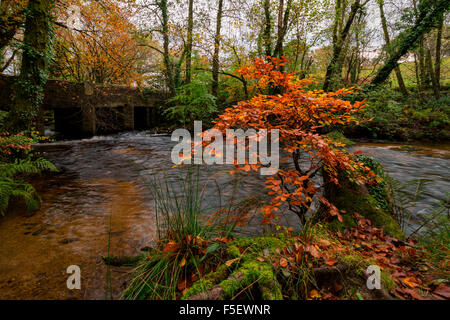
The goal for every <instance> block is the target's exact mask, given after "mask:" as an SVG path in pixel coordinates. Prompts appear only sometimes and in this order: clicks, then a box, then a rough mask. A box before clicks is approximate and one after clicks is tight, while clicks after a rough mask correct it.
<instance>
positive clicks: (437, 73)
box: [434, 14, 444, 98]
mask: <svg viewBox="0 0 450 320" xmlns="http://www.w3.org/2000/svg"><path fill="white" fill-rule="evenodd" d="M443 26H444V15H443V14H441V16H440V17H439V24H438V29H437V35H436V58H435V62H434V76H435V78H436V84H437V89H438V91H439V94H438V98H439V95H440V91H441V46H442V29H443Z"/></svg>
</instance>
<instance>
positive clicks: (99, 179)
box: [0, 132, 450, 299]
mask: <svg viewBox="0 0 450 320" xmlns="http://www.w3.org/2000/svg"><path fill="white" fill-rule="evenodd" d="M173 145H174V143H172V142H171V141H170V137H168V136H164V135H150V134H147V133H145V132H140V133H124V134H118V135H111V136H105V137H94V138H92V139H86V140H77V141H63V142H54V143H51V144H47V145H42V146H38V150H39V151H40V152H42V153H43V154H44V155H45V157H46V158H48V159H49V160H51V161H52V162H53V163H54V164H55V165H56V166H57V167H58V169H59V170H60V172H59V173H58V174H52V175H46V176H43V177H42V178H41V179H40V180H38V181H36V183H37V188H38V190H39V193H40V195H41V197H42V199H43V203H42V207H41V208H40V210H38V211H36V212H27V211H26V210H25V209H23V208H22V207H21V206H16V207H15V208H12V210H11V213H10V214H8V216H6V217H4V218H0V238H1V241H0V299H104V298H105V294H106V293H107V290H106V288H107V277H106V274H107V268H106V266H105V265H104V263H103V261H102V259H101V257H102V256H105V255H107V253H108V239H109V237H110V252H111V254H112V255H134V254H137V253H139V252H140V249H141V248H143V247H145V246H148V245H150V244H151V243H152V240H154V238H155V234H156V226H155V221H154V217H153V200H152V197H151V193H150V192H149V189H148V183H147V182H145V181H146V180H147V179H148V178H151V177H154V178H156V179H162V178H168V179H177V178H178V177H180V176H182V175H183V170H185V169H183V168H176V169H171V165H172V164H171V162H170V151H171V147H172V146H173ZM417 148H418V149H419V150H415V149H408V150H406V151H405V150H404V148H403V149H402V148H401V146H400V145H392V144H389V145H387V144H372V143H364V144H358V145H357V146H355V147H352V150H361V151H363V153H365V154H368V155H371V156H373V157H375V158H376V159H377V160H379V161H381V162H382V163H383V164H384V165H385V167H386V169H387V171H388V172H389V173H390V175H391V176H392V177H393V178H394V179H397V180H401V181H407V180H411V179H417V178H431V179H434V180H435V181H434V183H433V184H432V185H431V186H430V187H429V188H428V189H427V191H426V192H425V193H424V198H423V199H421V200H420V201H419V205H418V206H417V208H416V209H415V212H416V215H417V219H418V220H420V215H421V214H423V213H424V212H425V211H426V210H429V209H428V207H429V206H430V205H433V204H435V203H436V201H437V200H436V199H444V197H445V194H446V193H448V192H450V176H449V170H448V168H449V167H450V148H449V147H448V146H444V147H439V148H437V147H435V146H417ZM228 170H230V167H229V166H215V167H212V166H202V169H201V173H200V174H201V181H202V182H204V183H208V185H207V188H205V199H206V200H207V201H206V203H207V205H208V206H211V207H217V206H218V205H220V204H223V203H225V201H226V200H227V199H229V198H231V197H234V199H244V198H247V197H251V196H257V197H260V198H262V199H264V198H265V197H266V195H265V191H264V177H261V176H259V175H256V174H241V175H233V176H231V175H229V174H228V173H227V171H228ZM219 190H220V191H219ZM286 219H288V220H290V221H291V219H292V217H289V216H288V217H286ZM257 220H258V217H256V218H255V221H253V222H252V223H251V224H250V227H249V228H248V230H249V232H251V233H257V232H260V231H261V230H260V228H259V227H258V223H257ZM70 265H78V266H80V268H81V276H82V279H81V285H82V288H81V290H73V291H71V290H68V289H67V286H66V280H67V277H68V276H69V275H68V274H66V269H67V267H68V266H70ZM128 271H129V270H126V269H124V268H114V267H113V268H111V278H112V295H113V297H114V298H118V297H119V295H120V292H121V291H122V290H123V289H124V286H125V280H126V279H127V277H128ZM108 294H109V291H108Z"/></svg>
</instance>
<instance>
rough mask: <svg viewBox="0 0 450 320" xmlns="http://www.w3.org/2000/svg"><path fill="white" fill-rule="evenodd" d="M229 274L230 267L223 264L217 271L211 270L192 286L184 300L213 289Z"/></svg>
mask: <svg viewBox="0 0 450 320" xmlns="http://www.w3.org/2000/svg"><path fill="white" fill-rule="evenodd" d="M227 275H228V267H227V266H226V265H225V264H223V265H221V266H220V267H219V268H217V270H216V271H214V272H210V273H208V274H207V275H205V276H204V277H202V278H200V279H199V280H198V281H196V282H194V284H193V285H192V287H190V288H189V290H188V291H187V292H186V293H185V294H184V295H183V297H182V298H181V299H182V300H186V299H189V298H190V297H192V296H195V295H196V294H199V293H201V292H203V291H206V290H209V289H211V288H212V287H213V286H215V285H217V284H218V283H219V282H220V281H221V280H223V279H224V278H226V277H227Z"/></svg>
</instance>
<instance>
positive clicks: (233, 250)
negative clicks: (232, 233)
mask: <svg viewBox="0 0 450 320" xmlns="http://www.w3.org/2000/svg"><path fill="white" fill-rule="evenodd" d="M227 253H228V255H230V257H232V258H239V257H240V256H241V252H240V251H239V248H238V247H236V246H235V245H229V246H228V248H227Z"/></svg>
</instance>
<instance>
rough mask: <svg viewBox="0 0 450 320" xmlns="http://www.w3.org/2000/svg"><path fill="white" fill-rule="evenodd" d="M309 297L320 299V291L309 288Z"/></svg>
mask: <svg viewBox="0 0 450 320" xmlns="http://www.w3.org/2000/svg"><path fill="white" fill-rule="evenodd" d="M309 297H310V298H311V299H320V298H321V297H322V296H321V295H320V293H319V292H318V291H317V290H311V291H310V292H309Z"/></svg>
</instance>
